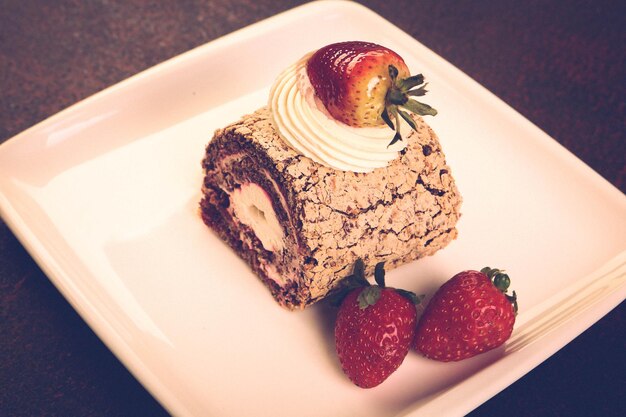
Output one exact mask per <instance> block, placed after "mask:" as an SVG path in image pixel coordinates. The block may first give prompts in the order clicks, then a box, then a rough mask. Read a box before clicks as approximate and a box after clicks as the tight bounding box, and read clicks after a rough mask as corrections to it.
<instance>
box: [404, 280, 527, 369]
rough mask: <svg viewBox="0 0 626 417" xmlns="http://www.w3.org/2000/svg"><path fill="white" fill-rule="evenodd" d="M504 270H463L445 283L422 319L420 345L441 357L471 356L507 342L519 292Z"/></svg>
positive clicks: (417, 341) (428, 353)
mask: <svg viewBox="0 0 626 417" xmlns="http://www.w3.org/2000/svg"><path fill="white" fill-rule="evenodd" d="M509 284H510V279H509V277H508V275H506V274H505V273H504V272H503V271H501V270H498V269H491V268H483V269H482V270H481V272H478V271H463V272H460V273H458V274H456V275H455V276H454V277H452V278H451V279H450V280H449V281H448V282H446V283H445V284H443V285H442V286H441V288H439V290H437V292H436V293H435V295H434V296H433V298H432V300H431V301H430V302H429V303H428V305H427V306H426V309H425V311H424V314H423V315H422V317H421V318H420V321H419V323H418V325H417V330H416V335H415V349H416V350H418V351H419V352H421V353H422V354H424V356H426V357H428V358H431V359H435V360H439V361H444V362H448V361H458V360H461V359H465V358H470V357H472V356H475V355H477V354H479V353H483V352H486V351H488V350H491V349H494V348H496V347H498V346H500V345H502V344H503V343H504V342H505V341H506V340H507V339H508V338H509V337H510V336H511V332H512V331H513V324H514V323H515V315H516V313H517V297H516V295H515V291H513V295H507V294H506V291H507V289H508V287H509Z"/></svg>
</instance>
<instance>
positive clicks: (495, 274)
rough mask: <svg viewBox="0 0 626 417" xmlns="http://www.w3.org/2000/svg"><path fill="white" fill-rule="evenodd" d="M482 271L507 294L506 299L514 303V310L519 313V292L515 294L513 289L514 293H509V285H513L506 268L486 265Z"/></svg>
mask: <svg viewBox="0 0 626 417" xmlns="http://www.w3.org/2000/svg"><path fill="white" fill-rule="evenodd" d="M480 272H482V273H483V274H485V275H487V277H488V278H489V279H490V280H491V282H492V283H493V285H495V286H496V288H497V289H499V290H500V291H501V292H502V293H503V294H504V295H505V296H506V299H507V300H509V302H510V303H511V304H513V311H515V314H517V309H518V305H517V294H515V291H513V293H512V295H509V294H507V292H508V290H509V286H510V285H511V278H509V276H508V275H507V274H506V273H505V272H504V270H502V269H498V268H490V267H488V266H486V267H484V268H483V269H481V270H480Z"/></svg>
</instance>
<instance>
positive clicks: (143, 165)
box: [0, 1, 626, 417]
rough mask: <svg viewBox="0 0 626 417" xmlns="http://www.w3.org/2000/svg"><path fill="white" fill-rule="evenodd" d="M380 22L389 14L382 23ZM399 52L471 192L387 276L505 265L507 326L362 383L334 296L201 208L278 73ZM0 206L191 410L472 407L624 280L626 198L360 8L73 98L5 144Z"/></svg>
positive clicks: (577, 324)
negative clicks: (419, 82)
mask: <svg viewBox="0 0 626 417" xmlns="http://www.w3.org/2000/svg"><path fill="white" fill-rule="evenodd" d="M371 28H376V31H372V30H371ZM353 39H361V40H370V41H374V42H377V43H380V44H383V45H386V46H389V47H390V48H392V49H394V50H396V51H397V52H398V53H400V55H402V56H403V57H405V59H406V61H407V64H408V65H409V67H410V68H411V69H412V70H413V71H414V72H422V73H424V74H425V76H426V78H427V79H428V81H429V86H430V90H431V91H430V93H429V103H430V104H432V105H433V106H434V107H436V108H437V109H438V110H439V115H438V116H437V117H435V118H429V119H428V121H429V123H431V125H432V126H433V128H434V129H435V131H437V133H438V134H439V136H440V139H441V141H442V145H443V147H444V150H445V151H446V154H447V156H448V162H449V164H450V166H451V167H452V170H453V174H454V175H455V177H456V179H457V182H458V186H459V188H460V190H461V192H462V194H463V196H464V206H463V218H462V220H461V222H460V223H459V232H460V236H459V238H458V239H457V240H456V241H455V242H453V243H452V244H451V245H450V246H449V247H448V248H446V249H444V250H443V251H440V252H439V253H438V254H437V255H435V256H433V257H430V258H428V259H424V260H421V261H418V262H414V263H412V264H410V265H405V266H403V267H401V268H399V269H396V270H394V271H392V272H391V273H389V274H388V281H389V282H390V283H393V285H394V286H400V287H403V288H406V289H409V290H413V291H416V292H418V293H432V292H433V290H434V289H435V288H437V286H438V285H439V284H441V283H442V282H443V281H444V280H446V279H447V278H449V277H450V276H451V275H453V274H454V273H455V272H457V271H459V270H461V269H469V268H480V267H482V266H485V265H490V266H498V267H501V268H506V269H507V270H508V272H509V273H510V275H511V276H512V279H513V284H514V285H513V286H512V287H513V288H514V289H515V290H516V291H517V293H518V295H519V300H520V314H519V316H518V322H517V327H516V330H515V332H514V334H513V337H512V338H511V339H510V340H509V342H507V344H506V345H505V346H504V347H503V348H501V349H498V350H496V351H492V352H489V353H487V354H484V355H481V356H479V357H476V358H473V359H470V360H467V361H463V362H460V363H453V364H443V363H437V362H433V361H429V360H426V359H424V358H422V357H420V356H419V355H417V354H415V353H410V354H409V356H408V357H407V359H406V360H405V363H404V364H403V366H402V367H401V368H400V369H399V370H398V371H397V372H396V373H395V374H393V375H392V376H391V377H390V378H389V380H387V381H386V382H385V383H384V384H382V385H381V386H379V387H377V388H375V389H371V390H362V389H359V388H357V387H355V386H353V385H352V384H351V383H350V382H349V381H348V379H347V378H346V377H344V376H343V374H342V373H341V370H340V368H339V365H338V363H337V360H336V359H335V354H334V343H333V338H332V327H333V313H332V311H330V310H328V309H327V308H326V307H324V306H321V305H318V306H314V307H312V308H309V309H307V310H306V311H304V312H295V313H290V312H287V311H286V310H283V309H281V308H280V307H278V306H277V305H276V304H275V303H274V301H273V300H272V298H271V296H270V295H269V293H268V292H267V291H266V290H265V288H264V287H263V286H262V284H260V282H259V281H258V280H257V279H256V278H255V276H253V274H252V273H251V272H250V271H249V269H248V268H247V267H246V266H245V265H244V263H243V262H242V261H240V260H239V259H238V258H237V256H236V255H235V254H234V253H233V252H231V251H230V249H229V248H227V247H226V245H224V244H223V243H222V242H221V241H220V240H219V239H218V238H217V237H216V236H215V235H214V234H213V233H212V232H211V231H209V229H208V228H207V227H206V226H204V224H203V223H202V221H201V220H200V218H199V216H198V211H197V205H198V201H199V199H200V186H201V181H202V173H201V168H200V160H201V158H202V156H203V152H204V146H205V145H206V143H207V142H208V140H209V139H210V137H211V134H212V132H213V130H214V129H216V128H218V127H221V126H223V125H225V124H227V123H229V122H231V121H234V120H236V119H237V118H239V117H240V116H241V115H242V114H244V113H247V112H250V111H252V110H254V109H256V108H258V107H260V106H262V105H264V104H265V101H266V97H267V92H268V89H269V86H270V84H271V83H272V81H273V79H274V77H275V76H276V75H277V74H278V73H279V72H280V70H281V69H282V68H284V67H285V66H287V65H288V64H290V63H291V62H293V61H294V60H296V59H298V58H299V57H300V56H302V55H303V54H304V53H306V52H308V51H310V50H313V49H315V48H318V47H320V46H323V45H325V44H328V43H331V42H335V41H339V40H353ZM0 191H1V192H0V212H1V214H2V216H3V218H4V219H5V221H6V222H7V223H8V225H9V226H10V227H11V228H12V230H13V231H14V233H15V234H16V235H17V236H18V237H19V239H20V240H21V242H22V243H23V244H24V246H25V247H26V248H27V249H28V250H29V252H30V253H31V255H32V256H33V257H34V258H35V259H36V261H37V262H38V263H39V264H40V266H41V267H42V268H43V270H44V271H45V272H46V273H47V275H48V276H49V277H50V279H51V280H52V282H54V284H55V285H56V286H57V287H58V288H59V290H60V291H61V292H62V293H63V294H64V296H65V297H66V298H67V299H68V301H69V302H70V303H71V304H72V305H73V306H74V308H75V309H76V310H77V311H78V312H79V313H80V314H81V315H82V317H83V318H84V319H85V321H86V322H87V323H88V324H89V325H90V326H91V327H92V328H93V329H94V331H95V332H96V333H97V334H98V335H99V337H100V338H101V339H102V340H103V341H104V342H105V343H106V344H107V346H108V347H109V348H110V349H111V350H112V351H113V352H114V353H115V354H116V355H117V356H118V357H119V359H120V360H121V361H122V362H123V363H124V364H125V365H126V366H127V367H128V368H129V369H130V370H131V371H132V372H133V373H134V374H135V375H136V377H137V378H138V379H139V380H140V381H141V382H142V383H143V384H144V385H145V386H146V387H147V388H148V389H149V390H150V391H151V392H152V393H153V395H154V396H155V397H156V398H157V399H158V400H159V401H161V402H162V404H163V405H164V406H165V407H166V408H167V409H168V410H170V411H171V412H172V413H174V414H176V415H180V416H207V415H220V416H241V415H257V416H261V415H266V416H292V415H298V416H302V417H304V416H320V415H332V416H354V415H360V416H393V415H418V414H421V413H424V415H443V413H444V412H445V415H460V414H464V413H466V412H468V411H469V410H471V409H472V408H474V407H476V406H477V405H479V404H480V403H482V402H483V401H485V400H486V399H488V398H489V397H491V396H492V395H494V394H495V393H496V392H498V391H499V390H501V389H503V388H504V387H506V386H507V385H508V384H510V383H511V382H513V381H514V380H516V379H517V378H519V377H520V376H521V375H523V374H524V373H526V372H528V371H529V370H530V369H532V367H534V366H536V365H537V364H538V363H540V362H541V361H543V360H544V359H545V358H547V357H548V356H549V355H551V354H552V353H554V352H555V351H556V350H557V349H559V348H560V347H562V346H563V345H565V344H566V343H568V342H569V341H570V340H571V339H573V338H574V337H575V336H576V335H578V334H579V333H580V332H582V331H583V330H584V329H586V328H587V327H588V326H590V325H591V324H592V323H593V322H595V321H596V320H598V319H599V318H600V317H601V316H602V315H604V314H606V313H607V312H608V311H609V310H610V309H611V308H612V307H614V306H615V305H617V304H618V303H619V302H620V301H622V300H623V299H624V296H625V294H626V285H625V276H626V267H625V266H624V264H625V260H626V253H625V251H624V249H625V248H626V198H625V197H624V195H622V194H621V193H620V192H619V191H618V190H616V189H615V188H613V187H612V186H611V185H610V184H608V183H607V182H606V181H604V180H603V179H602V178H601V177H599V176H598V175H597V174H596V173H595V172H593V171H592V170H591V169H589V168H588V167H587V166H585V165H584V164H583V163H581V162H580V161H579V160H578V159H576V158H575V157H574V156H572V155H571V154H570V153H569V152H567V151H566V150H565V149H563V148H562V147H561V146H559V145H558V144H557V143H556V142H555V141H553V140H552V139H551V138H549V137H548V136H546V135H545V134H544V133H543V132H541V131H540V130H539V129H538V128H537V127H535V126H534V125H532V124H531V123H530V122H528V121H527V120H525V119H524V118H523V117H521V116H520V115H519V114H517V113H516V112H515V111H513V110H512V109H511V108H509V107H508V106H507V105H506V104H504V103H503V102H501V101H500V100H499V99H497V98H496V97H494V96H493V95H492V94H490V93H489V92H488V91H486V90H485V89H484V88H482V87H481V86H479V85H478V84H477V83H475V82H474V81H472V80H471V79H469V78H468V77H467V76H465V75H464V74H463V73H461V72H460V71H459V70H457V69H455V68H454V67H453V66H451V65H450V64H449V63H447V62H446V61H444V60H443V59H442V58H440V57H438V56H437V55H435V54H434V53H433V52H431V51H430V50H428V49H427V48H425V47H424V46H423V45H421V44H420V43H419V42H417V41H416V40H415V39H413V38H411V37H410V36H408V35H407V34H405V33H403V32H402V31H400V30H399V29H398V28H396V27H395V26H393V25H392V24H390V23H389V22H387V21H385V20H384V19H382V18H381V17H380V16H378V15H376V14H374V13H372V12H371V11H369V10H367V9H365V8H364V7H362V6H359V5H357V4H353V3H347V2H335V1H329V2H317V3H311V4H307V5H305V6H302V7H299V8H297V9H294V10H291V11H289V12H287V13H283V14H281V15H278V16H276V17H273V18H271V19H268V20H266V21H263V22H261V23H258V24H255V25H253V26H250V27H248V28H245V29H243V30H240V31H237V32H235V33H233V34H231V35H228V36H226V37H223V38H221V39H218V40H216V41H214V42H211V43H209V44H206V45H204V46H201V47H199V48H196V49H194V50H192V51H190V52H188V53H185V54H183V55H181V56H179V57H176V58H174V59H172V60H169V61H167V62H165V63H163V64H160V65H157V66H155V67H154V68H152V69H149V70H147V71H145V72H143V73H141V74H139V75H137V76H134V77H132V78H130V79H128V80H126V81H124V82H122V83H120V84H118V85H116V86H113V87H111V88H109V89H107V90H105V91H103V92H101V93H98V94H96V95H95V96H93V97H91V98H89V99H87V100H84V101H83V102H81V103H78V104H76V105H74V106H72V107H70V108H68V109H67V110H65V111H63V112H61V113H59V114H58V115H56V116H54V117H52V118H50V119H48V120H46V121H44V122H42V123H40V124H38V125H36V126H34V127H33V128H31V129H28V130H27V131H25V132H23V133H21V134H19V135H17V136H16V137H14V138H13V139H11V140H9V141H8V142H6V143H5V144H3V145H2V146H1V147H0Z"/></svg>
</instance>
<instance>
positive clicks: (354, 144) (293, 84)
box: [269, 54, 411, 172]
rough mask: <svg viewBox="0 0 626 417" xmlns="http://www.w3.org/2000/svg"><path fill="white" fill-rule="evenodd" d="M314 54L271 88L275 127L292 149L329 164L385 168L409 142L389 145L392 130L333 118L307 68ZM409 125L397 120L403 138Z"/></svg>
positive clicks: (351, 168) (360, 168) (361, 168)
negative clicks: (316, 90) (351, 123)
mask: <svg viewBox="0 0 626 417" xmlns="http://www.w3.org/2000/svg"><path fill="white" fill-rule="evenodd" d="M311 55H312V54H308V55H305V56H304V57H303V58H302V59H300V60H299V61H297V62H296V63H294V64H293V65H291V66H290V67H288V68H287V69H286V70H285V71H283V72H282V73H281V74H280V75H279V76H278V78H277V79H276V81H275V82H274V85H273V86H272V89H271V91H270V96H269V107H270V111H271V114H272V119H273V122H274V125H275V126H276V128H277V129H278V132H279V133H280V135H281V137H282V138H283V139H284V140H285V142H286V143H287V144H288V145H289V146H291V147H292V148H293V149H295V150H296V151H298V152H299V153H301V154H302V155H304V156H307V157H309V158H311V159H313V160H314V161H316V162H318V163H320V164H323V165H326V166H329V167H331V168H335V169H339V170H343V171H353V172H370V171H373V170H374V169H376V168H382V167H385V166H387V165H388V164H389V162H391V161H392V160H394V159H395V158H397V156H398V152H399V151H401V150H402V149H404V148H405V147H406V145H407V142H406V139H405V140H401V141H398V142H396V143H395V144H393V145H391V146H388V145H389V142H391V139H392V138H393V136H394V134H395V132H394V131H393V130H392V129H391V128H389V126H387V125H382V126H381V127H364V128H356V127H352V126H348V125H346V124H344V123H341V122H339V121H337V120H335V119H334V118H333V117H332V116H331V115H330V114H329V113H328V111H327V110H326V108H325V107H324V104H323V103H322V102H321V100H320V99H319V98H318V97H317V95H316V94H315V90H314V88H313V86H312V85H311V82H310V81H309V76H308V75H307V71H306V63H307V61H308V59H309V57H310V56H311ZM410 129H411V128H410V126H408V125H407V124H406V123H400V133H401V135H402V137H403V138H407V137H408V134H409V133H410Z"/></svg>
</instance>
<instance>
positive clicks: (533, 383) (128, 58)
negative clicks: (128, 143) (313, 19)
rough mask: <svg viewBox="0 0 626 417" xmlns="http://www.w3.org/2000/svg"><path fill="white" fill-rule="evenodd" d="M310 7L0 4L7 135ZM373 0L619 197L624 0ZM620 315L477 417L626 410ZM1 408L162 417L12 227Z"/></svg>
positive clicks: (1, 108)
mask: <svg viewBox="0 0 626 417" xmlns="http://www.w3.org/2000/svg"><path fill="white" fill-rule="evenodd" d="M300 3H303V2H300V1H287V0H280V1H268V0H261V1H252V0H231V1H224V0H217V1H211V0H207V1H199V0H196V1H180V2H174V1H150V2H149V1H141V0H109V1H107V0H98V1H96V0H92V1H81V0H57V1H54V2H50V1H46V0H0V142H3V141H5V140H7V139H9V138H10V137H12V136H14V135H15V134H17V133H19V132H21V131H22V130H24V129H26V128H28V127H30V126H32V125H34V124H36V123H37V122H39V121H41V120H43V119H45V118H47V117H48V116H51V115H53V114H55V113H57V112H58V111H60V110H62V109H64V108H65V107H67V106H69V105H71V104H73V103H76V102H78V101H80V100H82V99H83V98H85V97H87V96H89V95H91V94H93V93H95V92H97V91H99V90H102V89H104V88H106V87H108V86H110V85H113V84H115V83H117V82H118V81H121V80H123V79H125V78H127V77H129V76H131V75H133V74H135V73H137V72H139V71H141V70H144V69H146V68H149V67H151V66H153V65H154V64H157V63H159V62H162V61H164V60H166V59H168V58H170V57H173V56H176V55H178V54H180V53H181V52H184V51H187V50H189V49H191V48H193V47H195V46H198V45H201V44H203V43H205V42H208V41H211V40H213V39H215V38H217V37H219V36H222V35H225V34H227V33H229V32H232V31H233V30H235V29H239V28H241V27H244V26H247V25H249V24H251V23H253V22H256V21H259V20H262V19H264V18H266V17H269V16H271V15H273V14H276V13H278V12H281V11H284V10H287V9H289V8H291V7H293V6H296V5H297V4H300ZM363 4H365V5H366V6H368V7H369V8H371V9H373V10H374V11H376V12H377V13H379V14H380V15H382V16H383V17H385V18H386V19H388V20H390V21H391V22H392V23H394V24H396V25H397V26H399V27H400V28H401V29H403V30H405V31H406V32H408V33H409V34H411V35H412V36H414V37H415V38H416V39H418V40H419V41H420V42H422V43H423V44H425V45H426V46H428V47H429V48H431V49H433V50H434V51H435V52H436V53H438V54H440V55H442V56H443V57H444V58H445V59H447V60H448V61H450V62H451V63H452V64H454V65H456V66H457V67H459V68H460V69H461V70H463V71H464V72H466V73H467V74H468V75H469V76H471V77H472V78H474V79H476V80H477V81H478V82H479V83H481V84H483V85H484V86H485V87H487V88H488V89H489V90H491V91H492V92H494V93H495V94H496V95H497V96H499V97H500V98H502V99H503V100H504V101H505V102H507V103H509V104H510V105H511V106H512V107H514V108H515V109H516V110H518V111H519V112H520V113H521V114H523V115H524V116H525V117H527V118H528V119H529V120H531V121H532V122H534V123H535V124H537V125H538V126H539V127H540V128H542V129H543V130H544V131H546V132H547V133H548V134H549V135H550V136H552V137H553V138H554V139H556V140H557V141H558V142H560V143H561V144H562V145H564V146H565V147H566V148H567V149H569V150H570V151H571V152H573V153H574V154H575V155H577V156H578V157H579V158H580V159H582V160H583V161H584V162H585V163H587V164H588V165H590V166H591V167H592V168H593V169H594V170H596V171H597V172H599V173H600V174H601V175H602V176H603V177H604V178H606V179H607V180H608V181H609V182H611V183H612V184H613V185H615V186H616V187H617V188H619V189H620V190H621V191H622V192H624V188H625V184H624V174H625V173H626V163H625V155H626V138H625V135H624V132H625V121H626V105H625V98H626V91H625V90H626V65H625V47H624V46H625V45H626V20H625V16H626V10H625V7H624V6H623V5H622V6H620V5H619V4H620V2H617V1H604V0H600V1H598V0H589V1H580V0H576V1H555V0H545V1H522V2H521V1H518V0H503V1H465V2H457V1H455V0H437V1H435V0H429V1H405V0H397V1H394V2H391V1H384V0H371V1H365V2H363ZM372 30H375V28H373V29H372ZM624 313H625V308H624V303H622V304H621V305H620V306H618V307H617V308H616V309H614V310H613V311H612V312H611V313H609V314H608V315H607V316H606V317H604V318H603V319H601V320H600V321H599V322H598V323H597V324H595V325H594V326H592V327H591V328H590V329H589V330H587V331H586V332H584V333H583V334H582V335H581V336H579V337H578V338H577V339H575V340H574V341H573V342H572V343H570V344H569V345H568V346H566V347H565V348H563V349H562V350H561V351H559V352H558V353H557V354H555V355H554V356H553V357H551V358H550V359H548V360H547V361H546V362H544V363H543V364H541V365H540V366H539V367H537V368H536V369H534V370H532V371H531V372H530V373H529V374H527V375H526V376H524V377H523V378H521V379H520V380H519V381H518V382H516V383H514V384H513V385H512V386H510V387H509V388H507V389H505V390H504V391H503V392H501V393H500V394H498V395H497V396H495V397H494V398H493V399H491V400H489V401H488V402H486V403H485V404H483V405H482V406H480V407H479V408H477V409H476V410H475V411H474V412H473V413H472V414H471V415H472V416H504V415H508V416H596V415H597V416H617V415H626V402H625V401H626V400H625V397H626V388H624V387H626V355H625V353H624V352H626V332H625V328H626V326H625V323H624ZM0 415H1V416H52V415H58V416H158V415H166V412H165V411H164V410H163V408H161V406H160V405H159V404H158V403H157V401H155V400H154V399H153V398H152V397H151V396H150V394H149V393H148V392H146V391H145V390H144V388H143V387H142V386H141V385H140V384H139V383H138V382H137V381H136V380H135V379H134V378H133V376H132V375H131V374H130V373H129V372H128V371H127V370H126V369H125V368H124V366H123V365H122V364H121V363H120V362H119V361H118V360H117V359H116V358H115V357H114V356H113V355H112V354H111V353H110V351H109V350H108V349H107V348H106V347H105V346H104V344H102V342H101V341H100V340H99V339H98V338H97V337H96V336H95V335H94V333H93V332H92V331H91V330H90V329H89V327H87V325H86V324H85V323H84V322H83V321H82V319H81V318H80V317H79V316H78V315H77V314H76V313H75V312H74V310H73V309H72V308H71V307H70V306H69V304H68V303H67V302H66V301H65V300H64V299H63V297H62V296H61V295H60V294H59V293H58V292H57V290H56V289H55V288H54V286H53V285H52V284H51V283H50V281H49V280H48V279H47V278H46V276H45V275H44V274H43V273H42V272H41V270H40V269H39V268H38V266H37V265H36V264H35V262H34V261H33V260H32V258H31V257H30V256H29V254H28V253H27V252H26V251H25V250H24V248H23V247H22V246H21V245H20V243H19V242H18V241H17V239H16V238H15V236H14V235H13V234H12V233H11V231H10V230H9V229H8V227H7V226H6V224H5V223H3V222H0Z"/></svg>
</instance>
